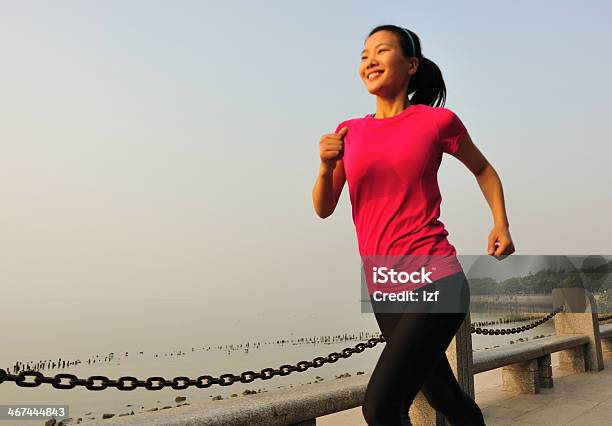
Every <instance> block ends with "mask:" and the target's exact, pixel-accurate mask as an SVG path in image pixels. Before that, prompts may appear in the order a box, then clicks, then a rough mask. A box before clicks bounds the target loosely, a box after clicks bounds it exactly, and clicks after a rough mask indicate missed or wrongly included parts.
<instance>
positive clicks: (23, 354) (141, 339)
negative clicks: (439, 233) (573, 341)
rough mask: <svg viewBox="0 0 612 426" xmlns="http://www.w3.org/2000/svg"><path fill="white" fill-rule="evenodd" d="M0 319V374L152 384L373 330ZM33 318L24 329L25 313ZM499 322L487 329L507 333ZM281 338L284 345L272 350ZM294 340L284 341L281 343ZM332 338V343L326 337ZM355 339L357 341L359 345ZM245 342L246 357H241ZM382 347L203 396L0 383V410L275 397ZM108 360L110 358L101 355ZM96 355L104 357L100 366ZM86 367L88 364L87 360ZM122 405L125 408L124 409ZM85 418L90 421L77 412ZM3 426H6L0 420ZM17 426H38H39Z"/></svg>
mask: <svg viewBox="0 0 612 426" xmlns="http://www.w3.org/2000/svg"><path fill="white" fill-rule="evenodd" d="M0 308H1V314H0V315H1V316H0V320H1V321H2V324H3V326H4V328H5V330H6V329H8V330H9V333H6V334H5V335H4V338H3V341H4V344H3V345H2V351H1V353H0V367H1V368H4V369H6V368H8V367H11V371H12V366H13V365H14V364H15V362H16V361H21V362H31V361H33V362H37V361H40V360H53V361H56V360H57V359H58V358H61V359H62V360H66V361H74V360H80V361H81V363H80V364H78V365H73V366H70V367H68V366H66V367H65V368H55V369H52V370H48V369H45V370H43V373H44V374H45V375H53V374H57V373H59V372H69V373H72V374H76V375H77V376H79V377H84V378H86V377H89V376H91V375H104V376H107V377H109V378H113V379H116V378H118V377H120V376H124V375H130V376H135V377H138V378H147V377H149V376H162V377H165V378H173V377H175V376H189V377H197V376H200V375H205V374H210V375H213V376H219V375H220V374H223V373H235V374H239V373H241V372H242V371H246V370H253V371H259V370H260V369H262V368H266V367H274V368H276V367H278V366H280V365H282V364H286V363H289V364H295V363H297V362H298V361H302V360H312V359H313V358H315V357H317V356H326V355H328V354H329V353H331V352H333V351H340V350H341V349H343V348H345V347H348V346H350V347H353V346H355V345H356V344H357V343H358V341H359V340H354V341H343V340H342V339H343V337H342V335H344V334H345V333H346V334H347V335H356V336H358V335H359V333H371V335H374V336H378V335H379V330H378V326H377V324H376V321H375V319H374V316H373V314H364V313H360V312H355V313H354V315H353V316H346V315H344V316H342V317H341V318H342V320H341V321H338V318H339V317H335V318H336V320H335V321H332V320H330V319H332V318H334V316H333V314H334V313H333V312H331V313H330V312H325V313H323V312H322V313H320V314H317V313H315V314H312V315H309V316H307V317H304V318H299V317H298V318H296V319H293V320H288V321H286V322H282V321H278V320H276V319H272V318H268V316H269V315H267V314H266V313H262V314H261V315H258V316H256V317H255V318H237V317H234V318H225V319H222V318H217V319H216V320H211V319H207V318H206V315H204V314H203V313H202V312H203V311H202V304H201V303H200V302H198V301H193V302H189V301H149V302H142V303H140V304H136V305H135V304H134V302H133V301H124V302H121V301H113V302H108V301H107V302H29V303H24V302H19V303H17V302H13V303H1V304H0ZM33 309H34V310H36V312H37V314H36V315H35V316H36V317H37V318H41V314H40V313H41V312H43V315H42V320H39V321H37V322H35V323H33V322H32V320H31V318H32V316H33V314H32V311H31V310H33ZM497 317H499V315H497V316H495V315H493V316H491V315H486V314H473V315H472V321H481V320H486V319H491V318H497ZM512 326H514V324H504V325H502V326H489V328H495V327H504V328H505V327H512ZM553 333H554V328H553V323H552V322H547V323H545V324H544V325H542V326H540V327H537V328H535V329H533V330H530V331H528V332H525V333H521V334H520V336H521V337H526V336H531V337H533V336H536V335H541V334H553ZM322 336H330V337H333V336H336V337H335V342H332V343H321V342H318V343H299V344H297V343H296V341H297V339H321V337H322ZM518 337H519V336H517V335H514V336H481V335H476V334H474V335H473V346H474V349H475V350H483V349H484V348H485V347H493V346H495V345H499V346H501V345H506V344H509V342H510V340H516V339H517V338H518ZM282 339H284V340H285V341H287V343H280V342H277V341H278V340H282ZM292 340H293V341H294V342H293V343H292V342H291V341H292ZM332 340H334V339H332ZM364 340H365V339H364ZM247 343H248V350H246V349H247ZM383 348H384V344H379V345H377V346H376V347H375V348H371V349H366V350H365V351H364V352H362V353H361V354H354V355H352V356H351V357H350V358H348V359H343V360H339V361H338V362H336V363H334V364H326V365H325V366H323V367H320V368H310V369H309V370H307V371H306V372H303V373H292V374H290V375H288V376H286V377H274V378H273V379H271V380H267V381H263V380H255V381H254V382H252V383H249V384H242V383H236V384H234V385H231V386H227V387H221V386H218V385H213V386H212V387H210V388H208V389H197V388H195V387H190V388H188V389H186V390H174V389H172V388H164V389H162V390H159V391H148V390H143V389H137V390H133V391H119V390H117V389H106V390H103V391H89V390H86V389H84V388H82V387H77V388H75V389H71V390H64V389H55V388H53V387H52V386H51V385H46V384H43V385H40V386H38V387H36V388H22V387H19V386H16V385H15V384H13V383H2V384H0V401H1V402H0V403H2V404H67V405H69V407H70V416H71V417H73V418H75V419H76V418H78V417H83V418H84V419H85V418H87V417H93V416H95V417H97V418H100V417H101V415H102V413H105V412H108V413H115V414H116V415H117V414H119V413H124V412H130V411H132V410H133V411H134V412H139V411H142V410H143V408H142V407H144V409H149V408H153V407H159V408H161V407H162V406H164V405H171V406H173V405H174V404H175V402H174V398H175V397H176V396H186V397H187V402H190V403H194V402H203V401H209V400H210V399H211V397H212V396H216V395H221V396H222V397H223V398H224V399H225V398H227V397H229V396H230V395H231V394H232V393H236V394H238V395H241V393H242V391H244V390H245V389H250V390H255V391H257V390H259V389H261V390H262V391H263V390H275V389H277V388H279V387H291V386H296V385H299V384H302V383H307V382H309V381H313V380H314V379H315V377H316V376H320V377H322V378H323V379H324V380H334V376H335V375H336V374H341V373H345V372H348V373H350V374H351V375H355V374H356V373H357V372H358V371H364V372H365V373H370V372H371V371H372V369H373V368H374V366H375V364H376V361H377V359H378V357H379V355H380V351H381V350H382V349H383ZM111 352H113V353H114V355H113V357H112V359H110V358H109V356H108V355H109V354H110V353H111ZM105 357H106V359H105ZM94 359H95V360H96V363H95V364H94V363H93V362H92V363H88V362H87V361H88V360H90V361H93V360H94ZM128 404H131V406H130V407H128V406H127V405H128ZM88 412H91V413H92V414H91V415H87V416H86V415H85V413H88ZM5 423H6V424H8V423H7V422H5ZM17 424H19V425H23V426H25V425H26V424H43V422H42V421H36V422H31V423H30V422H25V421H19V422H18V423H17Z"/></svg>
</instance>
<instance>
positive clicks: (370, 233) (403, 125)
mask: <svg viewBox="0 0 612 426" xmlns="http://www.w3.org/2000/svg"><path fill="white" fill-rule="evenodd" d="M345 126H346V127H348V132H347V134H346V136H345V137H344V143H345V145H344V156H343V160H342V161H343V165H344V170H345V174H346V182H347V185H348V188H349V194H350V200H351V205H352V216H353V222H354V224H355V230H356V233H357V241H358V245H359V252H360V254H361V256H362V258H364V257H367V256H389V255H400V256H401V255H436V256H433V259H435V265H434V268H433V269H434V272H433V274H432V277H434V278H435V279H439V278H442V277H444V276H446V275H450V274H452V273H455V272H458V271H460V270H462V269H461V265H460V264H459V263H458V261H457V259H456V257H455V255H456V250H455V247H454V246H453V245H452V244H451V243H450V242H449V241H448V239H447V236H448V232H447V231H446V229H445V227H444V224H443V223H442V222H441V221H440V220H439V219H438V218H439V216H440V204H441V202H442V197H441V195H440V190H439V187H438V180H437V172H438V168H439V166H440V162H441V160H442V154H443V153H444V152H447V153H455V152H456V151H457V150H458V148H459V144H460V143H461V141H462V139H463V138H464V137H465V135H466V134H467V130H466V128H465V126H464V125H463V123H462V122H461V120H460V119H459V117H458V116H457V115H456V114H455V113H454V112H452V111H451V110H450V109H448V108H445V107H431V106H428V105H423V104H414V105H410V106H409V107H408V108H406V109H404V111H402V112H401V113H399V114H397V115H395V116H393V117H387V118H382V119H377V118H374V117H373V114H368V115H366V116H364V117H361V118H353V119H349V120H345V121H343V122H341V123H340V124H339V125H338V126H337V128H336V130H335V132H336V133H338V132H339V131H340V129H342V127H345ZM432 265H433V264H432Z"/></svg>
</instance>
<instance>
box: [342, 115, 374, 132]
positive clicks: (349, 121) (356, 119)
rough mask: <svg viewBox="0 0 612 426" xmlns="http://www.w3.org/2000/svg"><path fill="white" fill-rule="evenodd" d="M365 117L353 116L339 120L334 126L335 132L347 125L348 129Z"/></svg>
mask: <svg viewBox="0 0 612 426" xmlns="http://www.w3.org/2000/svg"><path fill="white" fill-rule="evenodd" d="M366 117H367V116H365V117H353V118H347V119H345V120H343V121H341V122H340V123H339V124H338V125H337V126H336V130H335V133H338V132H339V131H340V129H342V128H343V127H348V128H349V129H350V128H351V127H354V126H355V125H358V124H359V123H360V122H362V121H363V120H364V119H365V118H366Z"/></svg>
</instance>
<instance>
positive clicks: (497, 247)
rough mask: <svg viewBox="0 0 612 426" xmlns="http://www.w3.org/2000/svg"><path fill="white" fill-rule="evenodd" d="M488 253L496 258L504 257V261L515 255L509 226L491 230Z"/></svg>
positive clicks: (496, 227)
mask: <svg viewBox="0 0 612 426" xmlns="http://www.w3.org/2000/svg"><path fill="white" fill-rule="evenodd" d="M487 251H488V253H489V255H491V256H494V257H499V256H503V257H502V259H503V258H505V257H506V256H509V255H511V254H512V253H514V251H515V249H514V243H513V242H512V237H511V236H510V230H509V229H508V227H507V226H495V227H494V228H493V229H492V230H491V232H490V233H489V246H488V250H487ZM499 260H501V259H499Z"/></svg>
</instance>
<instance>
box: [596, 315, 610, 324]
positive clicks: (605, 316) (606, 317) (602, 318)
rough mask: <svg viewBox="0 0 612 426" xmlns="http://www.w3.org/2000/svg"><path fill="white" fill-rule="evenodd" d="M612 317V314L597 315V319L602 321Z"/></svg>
mask: <svg viewBox="0 0 612 426" xmlns="http://www.w3.org/2000/svg"><path fill="white" fill-rule="evenodd" d="M611 319H612V314H610V315H603V316H601V317H597V321H599V322H602V321H608V320H611Z"/></svg>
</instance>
